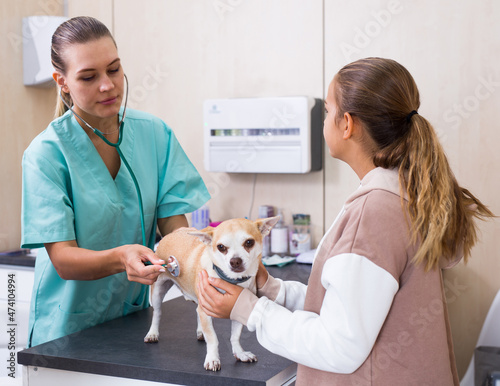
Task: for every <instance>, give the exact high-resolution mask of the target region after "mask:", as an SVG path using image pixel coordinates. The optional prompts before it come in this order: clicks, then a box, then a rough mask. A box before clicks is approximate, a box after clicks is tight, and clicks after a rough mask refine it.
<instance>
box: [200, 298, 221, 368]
mask: <svg viewBox="0 0 500 386" xmlns="http://www.w3.org/2000/svg"><path fill="white" fill-rule="evenodd" d="M196 312H197V313H198V318H199V321H200V327H201V330H202V332H203V336H204V337H205V342H206V344H207V356H206V357H205V363H204V366H205V369H206V370H212V371H219V370H220V357H219V339H217V334H216V333H215V330H214V326H213V323H212V318H211V317H210V316H208V315H207V314H205V313H204V312H203V311H202V309H201V308H200V306H198V307H197V308H196Z"/></svg>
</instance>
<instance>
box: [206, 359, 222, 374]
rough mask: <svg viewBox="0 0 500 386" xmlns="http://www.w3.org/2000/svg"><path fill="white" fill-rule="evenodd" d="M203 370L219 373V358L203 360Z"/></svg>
mask: <svg viewBox="0 0 500 386" xmlns="http://www.w3.org/2000/svg"><path fill="white" fill-rule="evenodd" d="M204 366H205V370H210V371H219V370H220V359H219V357H209V356H208V355H207V356H206V358H205V364H204Z"/></svg>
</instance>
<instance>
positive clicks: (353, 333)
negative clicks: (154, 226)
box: [199, 58, 492, 386]
mask: <svg viewBox="0 0 500 386" xmlns="http://www.w3.org/2000/svg"><path fill="white" fill-rule="evenodd" d="M419 106H420V100H419V93H418V90H417V87H416V85H415V82H414V80H413V78H412V76H411V75H410V73H409V72H408V71H407V70H406V69H405V68H404V67H403V66H402V65H400V64H398V63H397V62H395V61H393V60H389V59H381V58H368V59H362V60H358V61H356V62H354V63H351V64H349V65H347V66H345V67H344V68H342V69H341V70H340V71H339V72H338V74H337V75H336V76H335V77H334V79H333V80H332V82H331V84H330V86H329V88H328V94H327V98H326V101H325V108H326V112H327V113H326V119H325V123H324V136H325V140H326V144H327V146H328V149H329V151H330V154H331V156H332V157H335V158H337V159H340V160H342V161H345V162H346V163H347V164H349V166H350V167H351V168H352V169H353V170H354V172H356V174H357V175H358V177H359V179H360V181H361V184H360V186H359V188H358V189H357V190H356V191H355V192H354V193H352V195H351V196H350V197H349V198H348V199H347V201H346V202H345V205H344V207H343V208H342V210H341V212H340V214H339V215H338V217H337V218H336V220H335V221H334V223H333V225H332V226H331V228H330V229H329V230H328V232H327V233H326V235H325V236H324V237H323V239H322V241H321V243H320V245H319V247H318V250H317V254H316V257H315V261H314V264H313V267H312V271H311V276H310V278H309V284H308V285H307V286H305V285H302V284H300V283H297V282H283V281H281V280H279V279H275V278H272V277H271V276H269V275H268V274H267V272H266V271H265V269H264V268H263V267H261V269H260V270H259V275H258V279H257V284H258V289H259V291H258V296H259V297H257V296H255V295H253V294H252V293H251V292H250V291H248V290H242V289H241V287H237V286H233V285H230V284H228V283H226V282H223V281H222V280H220V279H208V277H207V274H206V272H203V273H202V274H201V276H200V284H199V291H200V305H201V307H202V308H203V309H204V310H205V312H206V313H207V314H208V315H211V316H214V317H224V318H227V317H230V318H231V319H234V320H238V321H240V322H242V323H243V324H245V325H246V326H247V327H248V329H249V330H251V331H256V333H257V338H258V340H259V342H260V343H261V344H262V345H263V346H264V347H266V348H267V349H268V350H270V351H272V352H274V353H276V354H279V355H282V356H284V357H287V358H289V359H291V360H293V361H296V362H298V364H299V366H298V372H297V385H311V384H314V385H372V386H373V385H380V386H387V385H402V384H404V385H415V386H416V385H438V384H439V385H458V384H459V381H458V377H457V371H456V367H455V359H454V355H453V347H452V339H451V335H450V326H449V322H448V315H447V309H446V301H445V294H444V290H443V280H442V275H441V269H442V268H448V267H451V266H453V265H454V264H456V263H457V262H458V261H459V260H460V259H461V258H462V257H464V259H465V260H467V258H468V256H469V254H470V251H471V248H472V246H473V245H474V244H475V243H476V241H477V234H476V232H477V225H476V224H475V222H474V220H475V218H488V217H491V216H492V213H491V212H490V211H489V210H488V209H487V208H486V207H485V206H484V205H483V204H482V203H481V202H480V201H479V200H478V199H477V198H476V197H474V196H473V195H472V194H471V193H470V192H469V191H468V190H466V189H464V188H462V187H460V186H459V185H458V184H457V181H456V179H455V177H454V175H453V173H452V171H451V169H450V166H449V164H448V161H447V159H446V156H445V154H444V152H443V149H442V147H441V145H440V144H439V141H438V139H437V136H436V133H435V132H434V129H433V128H432V126H431V124H430V123H429V122H428V121H427V120H426V119H425V118H424V117H423V116H421V115H420V114H419V113H418V109H419ZM212 286H215V287H219V288H221V289H223V290H224V291H226V293H225V294H224V295H222V294H221V293H219V292H218V291H217V290H215V289H214V288H213V287H212Z"/></svg>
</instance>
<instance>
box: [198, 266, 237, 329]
mask: <svg viewBox="0 0 500 386" xmlns="http://www.w3.org/2000/svg"><path fill="white" fill-rule="evenodd" d="M214 287H217V288H220V289H221V290H223V291H225V293H224V294H222V293H220V292H219V291H217V290H216V289H215V288H214ZM241 291H243V288H242V287H240V286H237V285H234V284H230V283H228V282H226V281H224V280H222V279H218V278H212V277H210V278H209V277H208V274H207V272H206V271H205V270H202V271H201V272H200V274H199V277H198V305H199V306H200V307H201V309H202V310H203V311H204V312H205V313H206V314H207V315H208V316H212V317H214V318H221V319H229V317H230V315H231V311H232V310H233V307H234V304H235V303H236V300H237V299H238V297H239V296H240V293H241Z"/></svg>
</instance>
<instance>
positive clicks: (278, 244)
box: [271, 209, 288, 257]
mask: <svg viewBox="0 0 500 386" xmlns="http://www.w3.org/2000/svg"><path fill="white" fill-rule="evenodd" d="M278 216H280V219H279V220H278V222H277V223H276V225H275V226H274V228H273V229H271V254H273V255H274V254H276V255H279V256H282V257H283V256H286V254H287V252H288V228H287V227H286V226H285V223H284V221H283V214H282V213H281V209H278Z"/></svg>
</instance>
